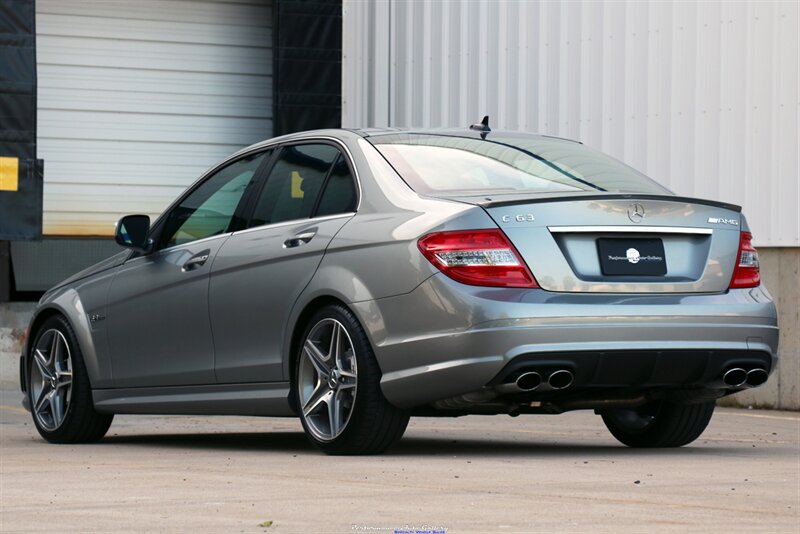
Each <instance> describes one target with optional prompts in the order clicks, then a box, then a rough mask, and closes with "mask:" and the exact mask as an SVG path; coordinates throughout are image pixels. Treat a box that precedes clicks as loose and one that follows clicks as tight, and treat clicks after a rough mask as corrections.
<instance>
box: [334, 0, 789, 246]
mask: <svg viewBox="0 0 800 534" xmlns="http://www.w3.org/2000/svg"><path fill="white" fill-rule="evenodd" d="M343 33H344V43H343V48H344V51H343V55H344V57H343V69H344V72H343V95H344V96H343V116H342V122H343V125H345V126H349V127H361V126H465V125H468V124H470V123H472V122H476V121H477V120H478V119H479V118H480V117H481V116H483V115H484V114H486V113H488V114H489V115H491V122H492V126H493V127H495V128H507V129H513V130H528V131H534V132H540V133H546V134H551V135H558V136H564V137H570V138H574V139H579V140H581V141H583V142H584V143H586V144H587V145H591V146H594V147H597V148H599V149H601V150H603V151H605V152H607V153H610V154H612V155H614V156H616V157H617V158H619V159H621V160H623V161H625V162H626V163H628V164H630V165H632V166H633V167H636V168H637V169H639V170H642V171H644V172H646V173H647V174H648V175H650V176H652V177H653V178H655V179H656V180H658V181H659V182H661V183H662V184H664V185H666V186H667V187H669V188H671V189H672V190H674V191H675V192H677V193H679V194H683V195H688V196H698V197H706V198H714V199H719V200H724V201H727V202H732V203H735V204H740V205H743V206H744V208H745V213H746V214H747V218H748V221H749V222H750V224H751V227H752V228H753V230H754V233H755V239H756V244H757V245H762V246H763V245H768V246H800V155H799V152H800V149H799V148H798V142H800V137H799V135H798V132H799V131H800V122H798V117H799V115H798V108H800V94H799V89H798V88H799V87H800V41H799V40H798V33H800V3H798V2H795V1H791V2H766V1H758V2H755V1H753V2H736V1H722V2H720V1H704V2H640V1H630V2H616V1H590V2H577V1H574V2H572V1H571V2H561V3H558V2H532V1H499V0H493V1H485V0H484V1H431V0H425V1H423V0H420V1H400V0H389V1H382V2H362V1H358V0H345V3H344V32H343Z"/></svg>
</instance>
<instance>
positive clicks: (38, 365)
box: [30, 328, 72, 431]
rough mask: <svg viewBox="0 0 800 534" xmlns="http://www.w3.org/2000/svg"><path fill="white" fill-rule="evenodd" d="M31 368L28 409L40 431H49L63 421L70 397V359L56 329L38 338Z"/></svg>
mask: <svg viewBox="0 0 800 534" xmlns="http://www.w3.org/2000/svg"><path fill="white" fill-rule="evenodd" d="M32 359H33V365H31V378H30V386H31V400H32V401H33V402H32V405H31V410H32V411H33V415H34V417H36V420H37V421H38V422H39V424H40V425H41V426H42V428H44V429H46V430H49V431H53V430H55V429H57V428H58V427H60V426H61V424H62V423H63V422H64V416H65V415H66V414H67V409H68V408H69V401H70V398H71V397H72V358H71V357H70V351H69V345H68V344H67V340H66V339H65V338H64V334H62V333H61V332H60V331H59V330H58V329H56V328H51V329H49V330H47V331H46V332H44V333H43V334H42V335H41V336H39V338H38V340H37V342H36V346H35V347H34V348H33V354H32Z"/></svg>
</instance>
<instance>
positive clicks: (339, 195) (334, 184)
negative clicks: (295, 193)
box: [316, 155, 356, 217]
mask: <svg viewBox="0 0 800 534" xmlns="http://www.w3.org/2000/svg"><path fill="white" fill-rule="evenodd" d="M355 210H356V185H355V180H353V175H352V174H351V173H350V167H349V166H348V165H347V161H346V160H345V159H344V156H342V155H339V159H337V160H336V163H335V164H334V166H333V169H331V174H330V176H329V177H328V182H327V183H326V184H325V190H324V191H323V192H322V198H320V200H319V207H318V208H317V213H316V216H317V217H322V216H325V215H335V214H337V213H348V212H351V211H355Z"/></svg>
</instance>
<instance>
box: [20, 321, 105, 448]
mask: <svg viewBox="0 0 800 534" xmlns="http://www.w3.org/2000/svg"><path fill="white" fill-rule="evenodd" d="M27 376H28V384H27V392H28V402H29V403H30V407H31V412H32V415H33V422H34V424H35V425H36V430H38V431H39V434H41V436H42V437H43V438H44V439H46V440H47V441H49V442H50V443H90V442H94V441H98V440H100V439H101V438H102V437H103V436H104V435H105V433H106V431H108V427H109V426H110V425H111V420H112V419H113V418H114V416H113V415H110V414H101V413H98V412H97V411H96V410H95V409H94V402H93V400H92V389H91V386H90V385H89V376H88V374H87V373H86V366H85V365H84V362H83V354H82V353H81V350H80V346H79V345H78V341H77V339H76V337H75V333H74V332H73V331H72V327H71V326H70V324H69V323H68V322H67V321H66V319H64V318H63V317H61V316H54V317H51V318H49V319H47V321H45V322H44V324H43V325H42V327H41V328H40V329H39V331H38V333H37V335H36V338H35V339H34V342H33V344H32V349H31V354H30V357H29V358H28V375H27Z"/></svg>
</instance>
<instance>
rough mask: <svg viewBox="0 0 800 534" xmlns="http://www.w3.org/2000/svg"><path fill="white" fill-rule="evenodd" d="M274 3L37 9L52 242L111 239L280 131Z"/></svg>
mask: <svg viewBox="0 0 800 534" xmlns="http://www.w3.org/2000/svg"><path fill="white" fill-rule="evenodd" d="M271 22H272V5H271V1H269V0H37V2H36V23H37V38H38V46H37V64H38V75H39V92H38V97H39V101H38V143H39V149H38V152H39V157H40V158H42V159H44V160H45V178H44V221H43V223H44V233H45V234H46V235H68V236H85V235H101V236H108V235H111V234H112V232H113V225H114V222H115V221H116V220H117V219H118V218H119V217H120V216H122V215H124V214H126V213H147V214H149V215H151V216H152V217H155V216H156V215H158V214H159V213H160V212H161V211H162V210H163V209H164V208H165V207H166V206H167V205H168V204H169V203H170V202H171V201H172V200H173V199H174V198H175V197H176V196H177V195H178V194H179V193H180V192H181V191H182V190H183V189H184V188H185V187H186V186H187V185H188V184H190V183H191V182H192V181H194V180H195V179H196V178H197V177H198V176H199V175H200V174H202V173H203V171H204V170H205V169H207V168H208V167H210V166H211V165H212V164H214V163H215V162H217V161H219V160H220V159H222V158H223V157H225V156H226V155H228V154H230V153H232V152H234V151H235V150H237V149H239V148H241V147H243V146H246V145H248V144H251V143H254V142H256V141H259V140H261V139H265V138H268V137H269V136H270V135H271V133H272V36H271V33H272V32H271Z"/></svg>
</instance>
